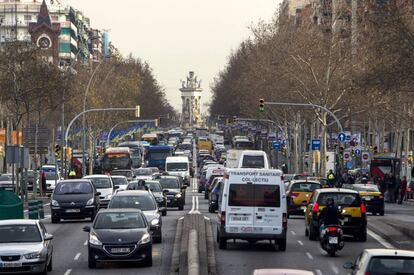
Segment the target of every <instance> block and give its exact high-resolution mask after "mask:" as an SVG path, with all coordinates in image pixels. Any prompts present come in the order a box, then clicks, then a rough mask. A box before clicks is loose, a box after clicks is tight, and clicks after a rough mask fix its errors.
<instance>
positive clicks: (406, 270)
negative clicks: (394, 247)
mask: <svg viewBox="0 0 414 275" xmlns="http://www.w3.org/2000/svg"><path fill="white" fill-rule="evenodd" d="M365 274H372V275H388V274H393V275H396V274H401V275H405V274H414V258H413V257H395V256H392V257H381V256H379V257H372V258H371V260H370V262H369V264H368V268H367V270H366V273H365Z"/></svg>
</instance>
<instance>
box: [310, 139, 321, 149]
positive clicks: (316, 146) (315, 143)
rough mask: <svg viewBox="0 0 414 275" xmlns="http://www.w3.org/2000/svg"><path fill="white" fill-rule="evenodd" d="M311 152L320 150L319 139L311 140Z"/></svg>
mask: <svg viewBox="0 0 414 275" xmlns="http://www.w3.org/2000/svg"><path fill="white" fill-rule="evenodd" d="M312 150H314V151H319V150H321V140H320V139H312Z"/></svg>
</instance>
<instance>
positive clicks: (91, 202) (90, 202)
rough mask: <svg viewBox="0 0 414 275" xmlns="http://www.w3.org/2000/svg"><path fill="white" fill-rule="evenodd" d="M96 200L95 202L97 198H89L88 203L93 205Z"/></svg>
mask: <svg viewBox="0 0 414 275" xmlns="http://www.w3.org/2000/svg"><path fill="white" fill-rule="evenodd" d="M94 202H95V199H94V198H90V199H89V200H88V202H87V203H86V205H92V204H93V203H94Z"/></svg>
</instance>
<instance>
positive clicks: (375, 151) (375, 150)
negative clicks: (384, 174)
mask: <svg viewBox="0 0 414 275" xmlns="http://www.w3.org/2000/svg"><path fill="white" fill-rule="evenodd" d="M374 154H378V146H376V145H375V146H374Z"/></svg>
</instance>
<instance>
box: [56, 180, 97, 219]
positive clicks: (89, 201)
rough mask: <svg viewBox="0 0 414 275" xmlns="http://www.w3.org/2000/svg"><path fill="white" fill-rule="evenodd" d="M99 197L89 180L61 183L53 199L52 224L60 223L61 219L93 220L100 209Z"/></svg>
mask: <svg viewBox="0 0 414 275" xmlns="http://www.w3.org/2000/svg"><path fill="white" fill-rule="evenodd" d="M99 195H100V193H99V192H97V191H96V189H95V187H94V185H93V184H92V182H90V181H89V180H85V179H79V180H64V181H61V182H59V183H58V185H57V186H56V188H55V190H54V191H53V194H52V197H51V203H50V205H51V212H52V213H51V214H52V217H51V219H52V223H58V222H59V221H60V220H61V219H84V218H91V220H93V219H94V218H95V216H96V213H97V212H98V209H99Z"/></svg>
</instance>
